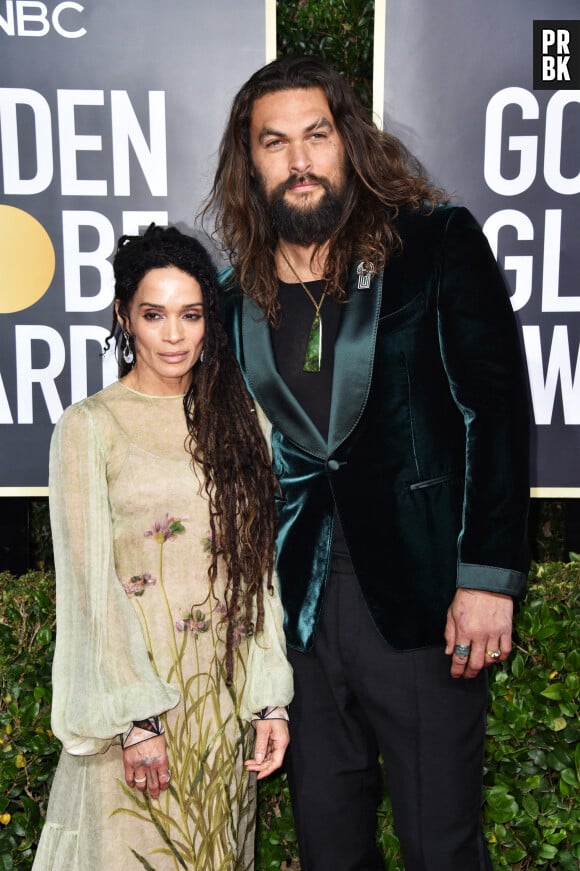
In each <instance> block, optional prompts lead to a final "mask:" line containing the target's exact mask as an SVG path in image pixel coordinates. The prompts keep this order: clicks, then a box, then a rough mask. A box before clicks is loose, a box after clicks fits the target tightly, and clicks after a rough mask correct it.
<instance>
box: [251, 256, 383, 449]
mask: <svg viewBox="0 0 580 871" xmlns="http://www.w3.org/2000/svg"><path fill="white" fill-rule="evenodd" d="M357 282H358V275H357V269H356V266H354V267H353V268H352V269H351V271H350V275H349V281H348V302H347V303H346V304H345V305H344V310H343V312H342V317H341V321H340V327H339V331H338V336H337V339H336V345H335V349H334V375H333V382H332V398H331V406H330V425H329V434H328V444H327V443H326V442H325V440H324V438H323V437H322V435H321V434H320V432H319V431H318V429H317V428H316V426H315V425H314V424H313V422H312V421H311V419H310V418H309V417H308V415H307V414H306V413H305V412H304V410H303V408H302V406H301V405H300V404H299V403H298V401H297V400H296V398H295V397H294V394H293V393H292V391H291V390H289V389H288V387H287V385H286V383H285V381H284V380H283V379H282V378H281V377H280V375H279V374H278V371H277V369H276V363H275V360H274V352H273V350H272V343H271V341H270V330H269V327H268V322H267V320H266V318H265V317H264V313H263V311H262V310H261V309H260V307H259V306H258V305H256V303H255V302H253V300H251V299H248V298H247V297H244V300H243V308H242V337H243V339H242V341H243V348H244V360H245V365H246V378H247V381H248V385H249V387H250V390H251V391H252V393H253V395H254V396H255V398H256V400H257V401H258V403H259V404H260V405H261V406H262V408H263V410H264V412H265V414H266V417H267V418H268V419H269V420H270V422H271V423H272V425H273V426H274V427H275V428H276V429H278V430H280V431H281V432H282V433H284V434H285V435H286V436H288V438H290V439H291V440H292V441H293V442H294V443H295V444H297V445H298V446H299V447H301V448H303V449H304V450H305V451H307V452H308V453H310V454H313V455H314V456H316V457H321V458H325V457H327V456H329V455H331V454H332V453H333V452H334V451H335V450H336V448H337V447H338V446H339V445H340V444H341V443H342V442H343V441H344V440H345V439H346V438H347V437H348V436H349V435H350V433H351V432H352V430H353V429H354V427H355V426H356V424H357V422H358V421H359V419H360V416H361V414H362V412H363V409H364V406H365V404H366V401H367V398H368V394H369V390H370V385H371V378H372V372H373V361H374V355H375V344H376V337H377V328H378V322H379V314H380V310H381V298H382V288H383V273H382V272H380V273H379V274H378V275H376V276H375V277H374V278H373V279H372V281H371V285H370V288H369V289H368V290H359V289H358V287H357Z"/></svg>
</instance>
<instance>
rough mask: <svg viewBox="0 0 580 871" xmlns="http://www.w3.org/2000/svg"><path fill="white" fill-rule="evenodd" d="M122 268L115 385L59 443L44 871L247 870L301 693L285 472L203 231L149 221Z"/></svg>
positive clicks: (53, 484)
mask: <svg viewBox="0 0 580 871" xmlns="http://www.w3.org/2000/svg"><path fill="white" fill-rule="evenodd" d="M114 270H115V281H116V284H115V288H116V299H115V314H114V319H113V328H112V332H111V335H110V337H109V339H112V338H114V339H115V341H116V345H117V350H118V351H119V350H120V351H121V358H120V367H119V372H120V376H121V377H120V381H119V382H117V383H115V384H113V385H111V386H110V387H107V388H106V389H104V390H102V391H101V392H100V393H97V394H96V395H95V396H93V397H90V398H88V399H86V400H84V401H82V402H80V403H78V404H76V405H74V406H71V407H70V408H69V409H67V411H66V412H65V414H64V415H63V417H62V418H61V420H60V421H59V423H58V425H57V427H56V430H55V433H54V437H53V441H52V445H51V458H50V508H51V523H52V531H53V538H54V549H55V563H56V571H57V622H58V631H57V643H56V652H55V659H54V669H53V671H54V674H53V679H54V680H53V682H54V701H53V729H54V732H55V734H56V735H57V737H58V738H60V740H61V741H62V742H63V745H64V751H63V753H62V755H61V759H60V762H59V766H58V769H57V773H56V776H55V780H54V784H53V787H52V792H51V797H50V802H49V808H48V814H47V821H46V824H45V827H44V829H43V833H42V837H41V841H40V844H39V848H38V852H37V855H36V860H35V863H34V869H35V871H45V869H51V871H111V869H113V871H114V869H123V871H130V869H140V871H142V869H144V868H145V869H155V871H165V869H179V868H192V869H193V868H195V869H198V871H200V869H208V871H218V869H224V871H226V869H234V868H235V869H251V868H252V867H253V832H254V819H255V777H254V776H253V775H250V776H249V775H248V773H247V771H246V770H245V769H247V770H248V771H249V772H257V776H258V778H261V777H264V776H266V775H267V774H269V773H270V772H271V771H273V770H275V768H277V767H278V766H279V765H280V764H281V761H282V758H283V755H284V750H285V747H286V745H287V743H288V731H287V723H286V711H285V707H284V706H285V705H287V704H288V702H289V701H290V699H291V696H292V679H291V672H290V669H289V666H288V664H287V662H286V658H285V648H284V640H283V633H282V621H281V606H280V603H279V599H278V597H277V592H276V590H275V588H274V583H273V581H272V565H273V538H274V525H275V523H274V508H273V495H274V492H275V487H276V485H275V481H274V479H273V477H272V472H271V469H270V461H269V457H268V454H267V450H266V448H265V444H264V441H263V439H262V437H261V435H260V431H259V424H258V420H257V415H256V413H255V410H254V408H253V406H252V404H251V401H250V399H249V398H248V395H247V393H246V391H245V388H244V385H243V382H242V380H241V377H240V375H239V372H238V368H237V365H236V363H235V361H234V359H233V356H232V354H231V353H230V350H229V347H228V345H227V340H226V338H225V334H224V332H223V329H222V326H221V323H220V321H219V319H218V290H217V284H216V276H215V270H214V268H213V266H212V264H211V262H210V259H209V257H208V255H207V253H206V252H205V250H204V249H203V247H202V246H201V245H200V244H199V243H198V242H196V241H195V240H194V239H192V238H190V237H188V236H185V235H183V234H181V233H180V232H179V231H178V230H176V229H175V228H169V229H162V228H160V227H155V226H154V225H151V227H150V228H149V229H148V230H147V232H146V233H145V234H144V236H142V237H127V236H124V237H122V238H121V239H120V241H119V246H118V249H117V254H116V256H115V260H114ZM257 712H259V713H257ZM250 720H253V721H254V725H255V728H256V746H255V752H254V756H253V758H251V759H248V760H247V761H246V762H245V763H244V758H246V757H248V756H249V755H250V739H251V734H250V733H251V731H252V730H251V729H250V728H249V721H250Z"/></svg>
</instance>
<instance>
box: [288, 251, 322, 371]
mask: <svg viewBox="0 0 580 871" xmlns="http://www.w3.org/2000/svg"><path fill="white" fill-rule="evenodd" d="M279 248H280V254H281V255H282V257H283V258H284V260H285V261H286V263H287V264H288V266H289V268H290V270H291V271H292V273H293V274H294V277H295V278H296V281H297V282H298V284H300V285H301V287H302V288H303V290H304V291H305V293H306V296H307V297H308V299H309V300H310V302H311V303H312V305H313V306H314V312H315V314H314V320H313V321H312V326H311V327H310V332H309V333H308V341H307V342H306V353H305V355H304V365H303V367H302V369H303V371H304V372H320V364H321V362H322V318H321V316H320V309H321V308H322V303H323V302H324V300H325V297H326V290H323V291H322V296H321V297H320V299H319V301H318V302H316V300H315V299H314V297H313V296H312V294H311V293H310V291H309V290H308V288H307V287H306V285H305V284H304V282H303V281H302V279H301V278H300V276H299V275H298V273H297V272H296V270H295V269H294V266H293V265H292V263H291V262H290V259H289V257H288V255H287V254H286V252H285V251H284V249H283V248H282V246H281V245H280V246H279Z"/></svg>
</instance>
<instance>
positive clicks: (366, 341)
mask: <svg viewBox="0 0 580 871" xmlns="http://www.w3.org/2000/svg"><path fill="white" fill-rule="evenodd" d="M357 285H358V274H357V268H356V266H353V268H352V269H351V271H350V275H349V281H348V302H347V303H346V305H345V307H344V311H343V313H342V318H341V321H340V328H339V331H338V336H337V338H336V345H335V349H334V375H333V381H332V401H331V406H330V424H329V430H328V453H329V454H332V453H333V452H334V451H335V450H336V448H337V447H338V446H339V445H340V444H341V443H342V442H343V441H344V440H345V439H346V438H347V437H348V436H349V435H350V433H351V432H352V431H353V429H354V427H355V426H356V424H357V423H358V421H359V420H360V416H361V414H362V412H363V409H364V407H365V405H366V401H367V398H368V395H369V390H370V386H371V379H372V374H373V363H374V359H375V345H376V339H377V329H378V325H379V315H380V311H381V299H382V293H383V272H382V271H381V272H380V273H379V274H378V275H375V276H374V278H373V279H372V281H371V285H370V287H369V288H368V289H367V290H359V289H358V286H357Z"/></svg>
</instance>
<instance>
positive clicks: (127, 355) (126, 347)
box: [121, 330, 135, 366]
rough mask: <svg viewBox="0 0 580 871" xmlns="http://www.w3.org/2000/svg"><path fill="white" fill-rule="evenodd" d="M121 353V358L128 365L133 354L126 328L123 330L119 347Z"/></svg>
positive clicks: (133, 356) (131, 360) (133, 357)
mask: <svg viewBox="0 0 580 871" xmlns="http://www.w3.org/2000/svg"><path fill="white" fill-rule="evenodd" d="M121 353H122V354H123V360H124V361H125V363H126V364H127V366H130V365H131V363H132V362H133V360H134V359H135V355H134V354H133V349H132V348H131V336H130V335H129V333H128V332H127V330H123V343H122V347H121Z"/></svg>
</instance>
